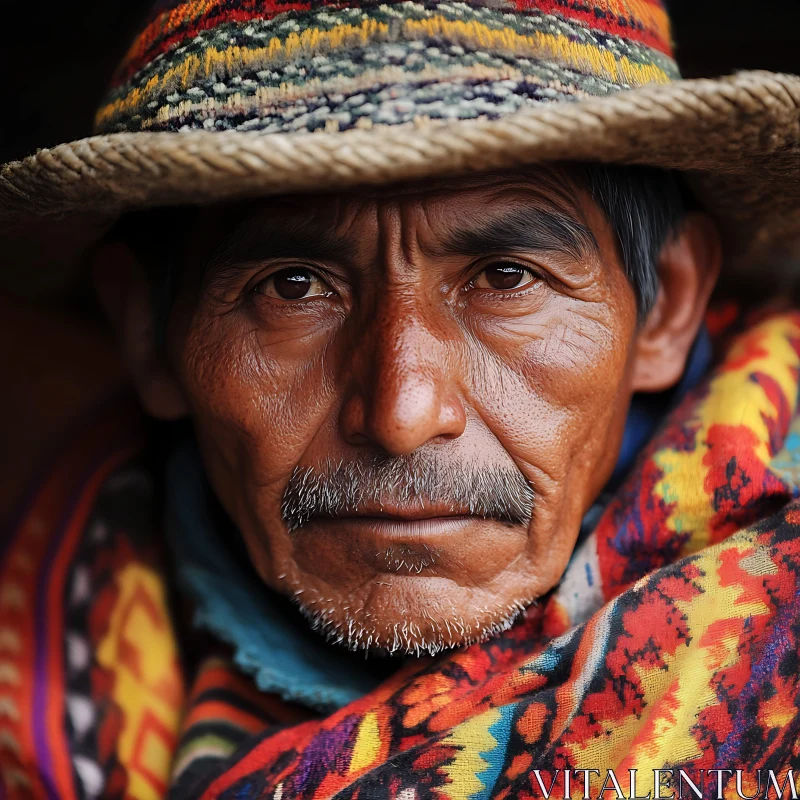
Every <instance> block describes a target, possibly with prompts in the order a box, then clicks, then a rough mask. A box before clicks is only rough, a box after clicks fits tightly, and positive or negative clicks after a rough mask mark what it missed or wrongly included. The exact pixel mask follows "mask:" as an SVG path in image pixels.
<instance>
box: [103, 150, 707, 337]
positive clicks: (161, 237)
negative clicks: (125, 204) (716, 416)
mask: <svg viewBox="0 0 800 800" xmlns="http://www.w3.org/2000/svg"><path fill="white" fill-rule="evenodd" d="M566 172H567V175H568V176H569V177H572V178H573V179H574V181H575V183H576V185H577V186H580V187H583V188H585V189H587V190H588V191H589V193H590V195H591V197H592V199H593V200H594V202H595V203H596V204H597V205H598V206H599V207H600V209H601V210H602V211H603V213H604V214H605V216H606V217H607V218H608V221H609V223H610V225H611V228H612V230H613V231H614V232H615V234H616V237H617V242H618V246H619V252H620V256H621V259H622V263H623V266H624V268H625V273H626V275H627V277H628V280H629V281H630V283H631V286H632V287H633V290H634V293H635V295H636V301H637V309H638V315H639V320H640V321H642V320H644V318H645V317H646V316H647V314H648V313H649V312H650V310H651V309H652V307H653V303H654V302H655V299H656V295H657V293H658V259H659V254H660V253H661V250H662V248H663V246H664V245H665V243H666V242H667V240H668V239H669V237H670V236H672V235H675V234H676V233H677V231H678V230H679V229H680V226H681V223H682V222H683V220H684V217H685V215H686V212H687V211H688V210H689V208H690V205H691V203H692V201H691V198H690V196H689V194H688V193H687V191H686V189H685V187H684V185H683V183H682V181H681V180H680V178H679V176H678V175H677V174H676V173H674V172H671V171H668V170H663V169H657V168H655V167H644V166H627V165H617V164H590V163H585V164H570V165H568V166H567V168H566ZM195 213H196V210H195V209H193V208H191V207H180V208H172V209H163V208H161V209H153V210H150V211H145V212H139V213H135V214H131V215H129V216H127V217H125V218H123V219H122V220H121V221H120V222H119V223H118V225H117V227H116V228H115V230H114V231H113V232H112V235H113V236H117V237H119V238H121V239H123V240H124V241H126V242H127V244H128V245H129V246H130V247H131V248H132V249H133V251H134V253H135V254H136V256H137V257H138V258H139V260H140V262H141V263H142V265H143V266H144V268H145V269H146V270H147V271H148V273H149V274H150V277H151V279H152V283H153V297H154V303H155V304H156V312H157V320H158V329H159V335H160V337H161V338H162V339H163V335H164V332H165V328H166V321H167V317H168V315H169V312H170V309H171V308H172V304H173V300H174V294H175V289H176V286H175V283H176V276H177V274H178V268H177V262H178V252H179V249H180V247H179V245H180V236H178V235H176V233H177V232H179V231H185V230H186V229H187V227H188V225H189V223H190V222H191V219H192V218H193V216H194V214H195Z"/></svg>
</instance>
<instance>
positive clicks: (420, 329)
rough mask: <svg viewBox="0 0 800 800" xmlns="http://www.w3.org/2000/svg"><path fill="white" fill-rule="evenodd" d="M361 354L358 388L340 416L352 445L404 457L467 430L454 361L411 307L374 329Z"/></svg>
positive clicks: (364, 340)
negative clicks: (366, 446) (374, 448)
mask: <svg viewBox="0 0 800 800" xmlns="http://www.w3.org/2000/svg"><path fill="white" fill-rule="evenodd" d="M358 350H359V356H360V357H358V361H359V364H358V368H357V375H356V376H355V377H354V381H353V387H354V388H353V391H352V392H351V393H350V395H349V397H348V398H347V400H346V402H345V404H344V405H343V407H342V412H341V417H340V425H341V430H342V435H343V436H344V438H345V440H346V441H347V442H348V443H350V444H352V445H355V446H362V447H363V446H365V445H372V446H374V447H375V446H376V447H378V448H380V449H381V450H382V451H384V452H386V453H388V454H389V455H392V456H401V455H407V454H409V453H412V452H413V451H414V450H416V449H417V448H418V447H421V446H422V445H424V444H426V443H428V442H431V441H434V442H435V441H437V440H438V441H446V440H449V439H453V438H456V437H458V436H460V435H461V434H462V433H463V432H464V428H465V427H466V412H465V409H464V404H463V401H462V399H461V394H460V392H459V390H458V386H457V383H456V381H455V380H454V376H453V374H452V373H453V371H454V369H453V365H452V359H448V358H447V353H446V350H447V348H446V346H445V345H444V344H443V342H442V341H441V340H440V339H439V338H437V337H436V336H434V335H433V334H432V333H431V331H430V330H429V329H428V328H427V327H426V326H425V325H424V323H423V322H421V321H420V320H419V318H418V317H417V316H416V315H415V314H414V313H413V311H412V310H411V309H406V313H403V311H402V310H401V309H394V310H393V311H391V312H389V313H388V314H387V315H386V316H385V317H384V319H383V320H382V321H380V322H379V323H377V324H376V325H374V326H370V329H369V330H368V332H367V333H366V335H363V336H362V338H361V341H360V343H359V347H358Z"/></svg>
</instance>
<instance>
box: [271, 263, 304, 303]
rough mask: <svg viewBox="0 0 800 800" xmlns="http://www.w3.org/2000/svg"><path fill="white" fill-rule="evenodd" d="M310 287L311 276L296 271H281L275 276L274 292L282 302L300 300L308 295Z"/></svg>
mask: <svg viewBox="0 0 800 800" xmlns="http://www.w3.org/2000/svg"><path fill="white" fill-rule="evenodd" d="M310 287H311V275H310V274H309V273H308V272H305V271H302V270H298V271H296V272H295V271H292V270H288V269H286V270H283V271H282V272H279V273H278V274H277V275H276V276H275V291H276V292H277V293H278V294H279V295H280V296H281V297H282V298H283V299H284V300H300V298H302V297H305V296H306V295H307V294H308V290H309V288H310Z"/></svg>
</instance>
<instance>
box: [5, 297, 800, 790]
mask: <svg viewBox="0 0 800 800" xmlns="http://www.w3.org/2000/svg"><path fill="white" fill-rule="evenodd" d="M735 316H736V315H735V313H734V312H731V311H730V310H729V309H726V310H722V311H719V312H718V313H716V314H711V315H710V316H709V320H708V322H709V329H710V330H711V332H712V334H713V335H714V338H715V344H716V352H717V359H718V360H717V363H718V366H717V367H716V368H714V370H713V371H712V373H711V374H710V375H709V377H708V378H707V379H706V380H704V381H703V382H702V383H701V384H700V385H699V386H698V387H697V388H696V389H695V390H694V391H693V392H691V393H690V394H689V395H688V396H687V397H686V399H685V400H684V402H683V403H682V404H681V405H680V406H679V407H678V409H677V410H676V411H675V412H674V413H673V414H672V415H671V417H670V418H669V420H668V421H667V423H666V424H665V426H664V427H663V428H662V429H661V431H660V432H659V433H658V434H657V435H656V436H655V438H654V439H653V441H652V442H651V444H650V445H648V447H647V449H646V450H645V452H643V454H642V456H641V458H640V460H639V462H638V465H637V467H636V468H635V469H634V471H633V473H632V474H631V476H630V477H629V479H628V480H627V481H626V482H625V483H624V484H623V485H622V487H621V489H620V490H619V492H618V493H617V495H616V497H615V498H614V500H613V501H612V503H611V504H610V505H609V507H608V508H607V510H606V512H605V514H604V515H603V517H602V518H601V520H600V522H599V525H598V527H597V528H596V530H595V531H594V532H593V533H592V534H591V535H590V536H589V537H588V538H587V539H586V540H585V541H584V542H583V544H582V546H581V547H580V548H579V550H578V551H577V552H576V553H575V554H574V557H573V559H572V561H571V562H570V566H569V567H568V570H567V572H566V574H565V575H564V578H563V579H562V581H561V583H560V585H559V587H558V588H557V589H556V590H554V591H553V592H552V593H551V594H549V595H548V596H547V597H544V598H542V600H541V602H540V603H539V604H538V605H537V606H535V607H532V608H531V609H529V611H528V613H527V614H526V616H525V617H524V618H523V619H522V620H520V622H519V623H518V624H516V625H515V626H514V627H513V628H512V629H511V630H509V631H507V632H506V633H503V634H501V635H499V636H496V637H494V638H492V639H491V640H489V641H487V642H485V643H483V644H477V645H473V646H471V647H469V648H464V649H461V650H458V651H454V652H452V653H449V654H445V655H442V656H439V657H437V658H434V659H428V658H426V659H419V660H417V661H415V662H414V663H412V664H410V665H409V666H407V667H405V668H404V669H403V670H402V671H401V672H399V673H397V674H395V675H394V676H393V677H391V678H389V679H388V680H386V681H384V682H383V683H382V684H381V685H380V686H379V687H378V688H377V689H376V690H374V691H372V692H370V693H369V694H367V695H366V696H364V697H362V698H359V699H358V700H356V701H355V702H352V703H350V704H348V705H347V706H345V707H343V708H342V709H340V710H339V711H337V712H336V713H334V714H332V715H329V716H324V715H319V714H315V713H313V712H311V711H309V710H305V709H302V708H300V707H298V706H289V705H287V704H285V703H282V702H279V701H278V700H277V699H276V698H275V696H274V695H268V694H265V693H260V692H258V691H257V690H255V688H254V687H253V685H252V684H251V682H250V681H249V679H247V678H245V677H244V676H243V675H241V674H238V673H237V672H236V670H235V669H234V668H233V667H232V666H231V665H230V663H229V662H228V661H227V660H226V659H225V657H224V652H223V650H222V648H221V647H218V645H217V644H215V643H208V642H206V643H205V646H204V648H201V653H200V654H201V656H202V655H205V656H207V658H205V659H203V660H202V664H201V666H200V667H199V668H196V669H190V667H191V664H190V662H189V661H188V660H187V659H184V661H185V663H184V669H180V668H179V658H178V655H179V652H182V653H183V654H184V655H188V652H189V650H196V649H197V645H196V644H195V646H193V647H191V648H189V647H186V646H185V645H184V643H185V642H186V641H187V639H186V636H187V632H186V630H185V629H184V628H183V627H182V625H181V624H180V621H179V620H180V617H178V616H177V615H176V614H175V613H174V612H173V611H171V605H170V603H169V599H168V598H169V596H170V590H169V588H168V587H169V585H170V581H169V575H170V574H171V573H170V571H169V570H168V569H167V567H166V566H165V562H164V560H163V554H162V553H161V551H160V548H159V542H160V541H161V539H162V537H161V536H160V534H159V530H158V528H157V527H156V526H154V524H153V521H152V519H151V518H150V516H149V512H148V505H149V503H148V497H149V495H150V488H149V485H148V483H147V481H146V480H145V479H144V478H143V475H144V474H145V473H144V472H143V471H142V469H141V467H140V466H137V465H136V461H135V459H134V460H133V461H131V459H132V458H133V454H134V451H135V449H136V440H137V437H138V434H137V433H136V432H135V431H134V432H133V433H131V427H130V422H129V421H128V422H126V420H130V417H131V412H130V409H129V408H127V407H123V408H121V409H120V408H117V409H116V410H113V411H109V412H108V413H106V414H105V415H102V416H100V417H97V416H96V417H95V419H94V420H93V421H92V424H91V425H90V426H89V427H88V428H87V429H85V430H84V431H83V432H82V433H81V434H80V436H78V437H77V438H76V440H75V441H74V442H73V444H72V445H71V446H70V447H68V448H65V449H64V450H63V452H62V453H61V455H60V457H59V458H58V460H57V461H56V463H55V465H54V467H53V469H52V470H51V471H50V472H49V473H48V475H47V476H46V477H45V479H44V480H43V482H42V483H41V484H40V485H39V487H38V488H37V489H36V491H35V492H34V493H33V494H32V496H31V497H30V498H29V500H28V502H27V503H26V505H25V509H24V511H23V513H22V514H21V516H20V518H19V521H18V523H17V524H16V525H15V526H14V529H13V531H12V532H11V535H10V536H8V537H7V538H6V540H5V541H4V542H3V551H2V552H3V556H2V561H1V562H0V776H2V785H3V787H4V789H5V793H6V795H8V796H10V797H35V798H39V797H49V798H95V797H122V796H124V797H131V798H159V797H165V796H166V795H167V793H168V792H169V794H170V797H173V798H178V800H180V799H181V798H204V799H205V798H208V799H210V798H225V799H226V800H233V798H261V797H263V798H274V799H275V800H279V799H285V798H293V799H294V798H309V799H310V798H315V799H316V798H331V797H337V798H362V800H363V798H370V799H371V800H372V799H374V798H393V799H394V800H423V798H425V800H427V799H428V798H430V800H434V798H435V799H436V800H456V798H459V799H460V800H461V799H464V798H470V799H471V800H478V799H483V798H495V799H497V800H499V799H500V798H529V797H537V798H540V797H543V796H547V795H548V794H549V793H550V790H551V786H552V787H553V788H552V797H554V798H562V797H565V796H569V795H570V793H571V796H573V797H579V796H582V795H583V794H584V791H585V790H584V781H587V782H588V784H587V785H588V791H587V792H586V794H588V795H589V796H590V797H592V798H597V797H602V798H608V797H621V796H623V795H624V796H630V795H633V794H635V795H638V796H639V797H642V796H645V795H647V793H648V791H651V792H652V791H653V790H654V787H655V781H656V778H658V783H659V785H662V784H663V780H662V779H665V778H666V777H668V776H667V775H666V774H659V775H654V773H653V770H658V769H674V770H676V771H677V770H680V769H682V770H684V772H683V774H681V773H679V772H676V773H675V778H676V780H677V781H679V782H681V781H682V784H681V785H682V792H683V797H694V796H695V794H696V793H694V790H692V789H691V787H690V785H689V783H687V781H692V782H693V785H695V786H697V787H698V790H700V789H703V787H704V796H705V797H715V796H717V784H718V783H719V784H720V786H721V789H722V792H721V793H722V795H723V796H724V797H726V798H735V797H737V796H740V795H747V796H750V797H755V796H757V795H758V796H762V797H763V796H764V792H765V790H769V792H770V794H769V796H770V797H775V796H776V794H778V793H779V790H780V789H781V787H783V794H782V796H783V797H789V796H792V795H791V792H790V789H789V788H788V786H789V784H791V783H792V782H794V783H795V784H796V783H797V782H798V780H800V774H798V775H796V776H795V775H791V776H789V784H784V781H785V780H786V778H787V770H789V769H791V768H795V769H797V768H800V713H799V710H800V671H799V670H798V667H799V666H800V658H799V655H800V502H797V501H798V498H799V497H800V416H798V413H797V410H798V398H799V397H800V312H791V313H778V312H774V313H769V314H766V313H765V314H762V315H761V316H760V317H759V318H757V319H750V320H749V321H748V323H747V325H746V326H741V325H740V324H739V323H738V322H736V321H735ZM734 329H736V330H737V332H736V333H733V330H734ZM184 673H185V674H186V675H187V676H188V677H189V679H190V680H189V683H190V684H191V689H190V690H189V691H188V692H187V691H186V690H185V689H184V681H183V675H184ZM737 769H738V770H740V772H739V773H738V774H737V773H736V772H734V771H735V770H737ZM593 770H596V772H593ZM608 770H614V772H613V773H609V772H608ZM633 770H638V772H632V771H633ZM715 771H716V772H715ZM610 775H613V780H612V778H611V777H609V776H610ZM634 775H635V786H632V776H634ZM567 780H569V788H567V786H565V783H566V782H567ZM604 786H605V788H606V791H605V792H603V793H602V794H600V792H601V790H602V789H603V787H604ZM168 787H171V791H170V789H169V788H168ZM617 790H618V791H617ZM661 791H662V794H661V796H662V797H668V796H670V791H671V790H669V789H662V790H661ZM737 792H738V794H737ZM609 793H611V794H609ZM675 796H676V797H677V792H676V793H675Z"/></svg>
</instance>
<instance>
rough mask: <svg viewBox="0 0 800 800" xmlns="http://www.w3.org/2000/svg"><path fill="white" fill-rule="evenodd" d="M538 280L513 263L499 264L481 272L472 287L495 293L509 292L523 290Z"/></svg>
mask: <svg viewBox="0 0 800 800" xmlns="http://www.w3.org/2000/svg"><path fill="white" fill-rule="evenodd" d="M535 280H536V276H535V275H534V273H533V272H532V271H531V270H529V269H526V268H525V267H523V266H521V265H520V264H514V263H513V262H498V263H496V264H492V265H491V266H488V267H486V269H484V270H481V272H480V273H479V274H478V276H477V277H476V278H475V280H473V281H472V286H473V287H474V288H475V289H490V290H492V291H495V292H508V291H511V290H513V289H523V288H525V287H526V286H528V285H529V284H531V283H533V282H534V281H535Z"/></svg>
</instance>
